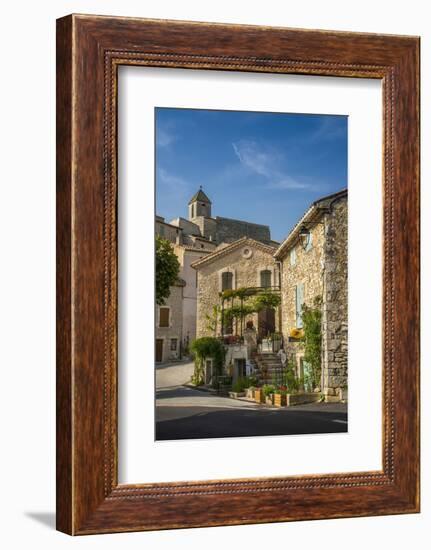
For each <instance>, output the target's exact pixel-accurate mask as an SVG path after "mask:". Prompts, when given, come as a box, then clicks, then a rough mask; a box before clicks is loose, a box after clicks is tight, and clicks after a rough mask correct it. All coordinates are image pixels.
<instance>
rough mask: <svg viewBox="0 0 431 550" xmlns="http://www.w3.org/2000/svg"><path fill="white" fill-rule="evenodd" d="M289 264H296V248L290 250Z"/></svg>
mask: <svg viewBox="0 0 431 550" xmlns="http://www.w3.org/2000/svg"><path fill="white" fill-rule="evenodd" d="M290 265H292V266H293V265H296V248H292V250H291V251H290Z"/></svg>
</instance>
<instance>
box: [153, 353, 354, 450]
mask: <svg viewBox="0 0 431 550" xmlns="http://www.w3.org/2000/svg"><path fill="white" fill-rule="evenodd" d="M192 373H193V363H178V364H176V365H163V364H162V365H159V366H158V367H157V370H156V386H157V395H156V439H158V440H166V439H200V438H208V437H240V436H258V435H287V434H290V435H293V434H310V433H334V432H346V431H347V407H346V405H343V404H339V403H334V404H330V403H311V404H308V405H299V406H296V407H288V408H282V409H275V408H273V407H267V406H264V405H258V404H257V403H250V402H246V401H240V400H236V399H230V398H227V397H220V396H218V395H213V394H210V393H208V392H204V391H201V390H196V389H194V388H190V387H185V386H184V384H188V383H189V381H190V377H191V375H192Z"/></svg>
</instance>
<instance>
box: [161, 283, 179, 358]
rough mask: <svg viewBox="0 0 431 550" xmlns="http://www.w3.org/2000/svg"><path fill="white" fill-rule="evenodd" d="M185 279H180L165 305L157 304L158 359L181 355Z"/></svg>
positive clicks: (173, 287)
mask: <svg viewBox="0 0 431 550" xmlns="http://www.w3.org/2000/svg"><path fill="white" fill-rule="evenodd" d="M185 286H186V285H185V281H183V280H182V279H178V281H177V283H176V284H175V285H174V286H172V287H171V293H170V295H169V298H167V300H166V301H165V304H164V305H163V306H156V361H157V362H161V361H169V360H176V359H179V358H180V357H181V351H182V339H183V292H184V287H185Z"/></svg>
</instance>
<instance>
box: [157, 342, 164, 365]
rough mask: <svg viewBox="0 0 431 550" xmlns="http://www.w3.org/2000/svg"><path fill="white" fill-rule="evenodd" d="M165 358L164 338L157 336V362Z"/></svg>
mask: <svg viewBox="0 0 431 550" xmlns="http://www.w3.org/2000/svg"><path fill="white" fill-rule="evenodd" d="M162 360H163V338H156V363H161V362H162Z"/></svg>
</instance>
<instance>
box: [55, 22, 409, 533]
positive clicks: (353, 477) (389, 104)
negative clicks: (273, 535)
mask: <svg viewBox="0 0 431 550" xmlns="http://www.w3.org/2000/svg"><path fill="white" fill-rule="evenodd" d="M227 37H228V38H229V41H228V42H229V43H228V45H226V46H221V47H219V46H217V43H218V42H219V40H220V39H221V38H224V39H225V40H226V38H227ZM259 40H260V41H259ZM378 46H379V47H378ZM382 46H384V47H383V48H382ZM57 51H58V66H57V70H58V86H57V99H58V119H57V121H58V122H57V124H58V141H57V154H58V158H57V167H58V168H57V191H58V203H57V205H58V213H59V220H58V228H57V234H58V290H59V293H58V323H57V329H58V367H57V368H58V385H57V403H58V406H57V407H58V408H57V412H58V417H57V418H58V424H57V426H58V427H57V430H58V431H57V437H58V442H57V446H58V448H57V526H58V529H59V530H62V531H65V532H67V533H70V534H86V533H95V532H109V531H124V530H144V529H156V528H172V527H191V526H204V525H227V524H236V523H258V522H266V521H288V520H293V519H313V518H329V517H346V516H355V515H357V516H360V515H373V514H389V513H406V512H415V511H418V509H419V500H418V499H419V496H418V495H419V491H418V483H419V455H418V453H419V441H418V426H419V423H418V411H419V395H418V388H419V386H418V383H419V379H418V367H419V340H418V335H417V329H418V326H419V302H418V289H419V271H418V261H419V260H418V254H419V248H418V245H419V227H418V208H419V195H418V185H419V143H418V142H419V138H418V136H419V114H418V83H419V76H418V74H419V73H418V71H419V42H418V39H417V38H413V37H394V36H381V35H362V34H353V33H336V32H329V31H328V32H323V31H302V30H293V29H280V28H264V27H249V26H236V25H215V24H214V25H213V24H203V23H202V24H200V23H184V22H174V21H172V22H167V21H154V20H140V19H121V18H110V17H94V16H68V17H66V18H63V19H60V20H58V40H57ZM270 51H274V52H276V55H274V56H272V55H269V52H270ZM202 52H208V54H207V53H202ZM244 52H247V55H246V54H245V53H244ZM120 65H140V66H143V67H145V66H152V67H154V66H156V67H175V68H178V67H181V68H189V69H195V70H199V69H216V70H229V71H253V72H266V73H274V72H276V73H286V74H292V73H294V74H313V75H325V76H328V75H330V76H349V77H355V78H378V79H381V80H382V82H383V102H384V174H383V193H384V228H383V233H384V235H383V239H384V265H383V285H384V304H383V338H382V341H383V351H384V354H383V363H384V364H383V373H384V382H383V403H384V411H383V417H384V423H383V442H382V455H383V470H382V471H377V472H352V473H346V474H328V475H311V476H289V477H286V478H259V479H238V480H228V481H227V480H213V481H207V482H192V481H191V482H186V483H158V484H142V485H128V486H125V485H119V484H118V477H117V466H118V453H117V446H118V441H117V421H118V418H117V231H116V212H117V210H116V197H117V135H116V132H117V120H116V117H117V75H118V66H120ZM401 136H403V140H404V141H405V140H406V139H408V141H407V143H405V142H403V141H402V140H401ZM395 219H396V220H397V224H395ZM401 222H402V223H401ZM400 227H407V228H408V231H404V232H401V231H400V229H399V228H400ZM84 235H85V238H84ZM400 307H402V312H403V313H402V315H403V318H401V315H400V314H399V315H397V312H398V311H400V309H399V308H400ZM407 358H408V360H406V359H407ZM403 361H404V362H403ZM90 396H92V399H90ZM89 464H90V465H91V468H89ZM257 495H260V496H259V499H257V498H256V497H257ZM227 499H228V500H229V503H230V513H229V514H228V513H227V512H226V510H225V509H224V508H225V506H224V504H225V503H226V502H227ZM304 499H306V502H307V505H306V506H305V507H304V502H305V501H304ZM155 500H156V503H155V502H154V501H155ZM263 503H265V506H263ZM191 512H193V513H191Z"/></svg>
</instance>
